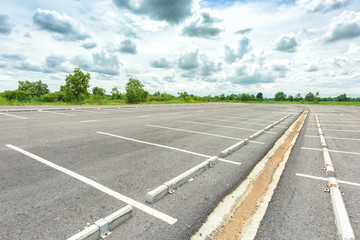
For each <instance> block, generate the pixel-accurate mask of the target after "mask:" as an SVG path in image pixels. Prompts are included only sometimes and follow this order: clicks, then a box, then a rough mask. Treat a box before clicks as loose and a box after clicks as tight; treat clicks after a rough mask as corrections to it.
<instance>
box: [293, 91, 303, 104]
mask: <svg viewBox="0 0 360 240" xmlns="http://www.w3.org/2000/svg"><path fill="white" fill-rule="evenodd" d="M294 100H295V101H297V102H300V101H301V100H302V97H301V94H300V93H298V94H296V96H295V98H294Z"/></svg>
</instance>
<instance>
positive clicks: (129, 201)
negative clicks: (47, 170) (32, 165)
mask: <svg viewBox="0 0 360 240" xmlns="http://www.w3.org/2000/svg"><path fill="white" fill-rule="evenodd" d="M6 146H7V147H8V148H11V149H13V150H15V151H18V152H20V153H22V154H24V155H26V156H28V157H30V158H32V159H34V160H37V161H39V162H41V163H42V164H45V165H47V166H49V167H51V168H54V169H56V170H58V171H60V172H62V173H65V174H67V175H69V176H71V177H73V178H76V179H77V180H79V181H81V182H83V183H86V184H88V185H90V186H92V187H94V188H96V189H98V190H100V191H102V192H104V193H106V194H108V195H110V196H112V197H114V198H116V199H118V200H120V201H122V202H125V203H127V204H130V205H132V206H133V207H135V208H137V209H139V210H141V211H143V212H146V213H148V214H150V215H151V216H154V217H156V218H158V219H161V220H163V221H164V222H167V223H169V224H171V225H172V224H174V223H175V222H176V221H177V219H175V218H173V217H170V216H169V215H166V214H165V213H162V212H159V211H158V210H155V209H153V208H150V207H148V206H146V205H144V204H142V203H140V202H137V201H135V200H134V199H131V198H129V197H126V196H124V195H122V194H120V193H118V192H115V191H114V190H111V189H110V188H108V187H105V186H104V185H102V184H100V183H97V182H95V181H93V180H91V179H89V178H87V177H84V176H82V175H80V174H78V173H76V172H73V171H71V170H69V169H66V168H64V167H61V166H59V165H57V164H55V163H52V162H50V161H48V160H45V159H43V158H41V157H39V156H37V155H35V154H32V153H30V152H28V151H26V150H23V149H21V148H19V147H16V146H13V145H11V144H7V145H6Z"/></svg>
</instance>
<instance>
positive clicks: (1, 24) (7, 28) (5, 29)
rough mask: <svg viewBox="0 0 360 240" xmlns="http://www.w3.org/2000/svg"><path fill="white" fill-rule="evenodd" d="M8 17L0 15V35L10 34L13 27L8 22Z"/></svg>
mask: <svg viewBox="0 0 360 240" xmlns="http://www.w3.org/2000/svg"><path fill="white" fill-rule="evenodd" d="M8 20H9V17H8V16H6V15H0V34H6V35H8V34H10V33H11V31H12V28H13V25H12V24H10V23H9V22H8Z"/></svg>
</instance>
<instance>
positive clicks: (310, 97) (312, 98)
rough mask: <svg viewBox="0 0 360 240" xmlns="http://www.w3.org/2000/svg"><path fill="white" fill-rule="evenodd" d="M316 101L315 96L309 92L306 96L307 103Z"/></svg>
mask: <svg viewBox="0 0 360 240" xmlns="http://www.w3.org/2000/svg"><path fill="white" fill-rule="evenodd" d="M314 99H315V96H314V94H313V93H312V92H309V93H308V94H306V95H305V101H308V102H313V101H314Z"/></svg>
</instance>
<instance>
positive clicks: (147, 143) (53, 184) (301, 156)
mask: <svg viewBox="0 0 360 240" xmlns="http://www.w3.org/2000/svg"><path fill="white" fill-rule="evenodd" d="M47 108H48V109H46V108H41V107H39V108H34V107H17V108H15V107H2V108H1V109H0V110H1V112H0V124H1V136H0V151H1V156H0V158H1V159H0V160H1V165H2V167H1V168H0V176H1V182H0V184H1V189H2V191H1V194H0V202H1V205H0V218H1V223H0V228H1V230H2V231H1V233H0V238H1V239H67V238H70V237H71V236H73V235H74V234H76V233H78V232H79V231H81V230H83V229H84V227H86V226H89V225H91V224H93V223H94V222H96V221H97V220H99V219H101V218H104V217H106V216H108V215H109V214H111V213H113V212H115V211H117V210H119V209H121V208H123V207H125V206H126V205H131V206H133V208H134V209H133V216H132V218H130V219H129V220H127V221H126V222H124V223H123V224H121V225H120V226H119V227H117V228H116V229H114V230H113V231H112V234H111V235H110V236H109V239H188V238H190V237H191V235H192V234H194V233H195V232H196V231H197V230H198V229H199V228H200V227H201V225H202V223H203V222H204V221H205V220H206V217H207V216H208V214H209V213H211V211H212V210H213V209H214V208H215V207H216V205H217V204H218V202H219V201H220V200H221V199H222V198H223V197H224V196H226V195H227V194H228V193H230V192H231V191H232V190H233V189H234V188H235V187H237V186H238V185H239V184H240V183H241V182H242V181H243V180H244V179H245V178H246V176H247V175H248V174H249V172H250V171H251V170H252V169H253V167H254V166H255V165H256V164H257V162H258V161H259V160H261V159H262V157H263V156H264V155H265V154H266V153H267V152H268V150H269V149H270V148H271V147H272V146H273V144H274V142H275V141H276V140H277V139H278V138H279V137H280V136H281V135H282V134H283V133H284V131H285V130H286V129H287V128H288V127H289V126H290V125H291V124H292V123H293V122H294V120H295V119H297V117H298V116H299V115H300V113H301V112H302V111H303V108H302V107H301V106H298V105H263V104H222V103H217V104H215V103H214V104H185V105H146V106H121V107H119V106H108V107H105V106H101V107H76V106H73V107H62V108H60V107H56V108H55V107H47ZM309 108H310V114H309V116H308V118H307V120H306V123H305V125H304V128H303V130H302V133H301V134H300V137H299V140H298V142H297V145H296V146H295V149H294V151H293V152H294V153H296V154H292V155H291V157H290V159H289V164H288V167H287V168H286V170H285V171H284V175H283V177H282V179H281V181H280V183H279V186H278V188H277V190H276V192H275V194H274V201H272V202H271V203H270V205H269V210H268V212H267V213H266V215H265V218H264V221H263V223H262V225H261V226H260V229H259V233H258V237H259V239H264V238H269V236H273V235H274V232H273V231H276V232H278V231H279V229H278V226H281V227H282V228H281V229H282V230H283V231H284V232H285V233H286V234H291V233H292V232H296V230H294V229H296V228H295V226H294V225H295V223H296V217H297V216H299V211H300V210H298V212H296V211H295V212H294V208H293V207H292V205H291V204H293V203H296V201H295V200H292V199H297V201H300V199H301V200H302V202H303V203H304V204H305V209H311V208H312V206H313V205H312V203H313V202H316V204H318V205H319V206H318V207H315V206H314V208H315V209H317V211H319V212H320V213H321V214H322V215H321V214H320V215H319V214H311V213H315V212H316V211H305V212H304V211H300V213H301V214H303V216H304V217H308V219H309V218H311V219H314V220H313V221H314V222H319V221H320V222H321V221H322V220H320V219H323V217H324V218H325V219H326V221H327V222H328V224H326V225H325V224H322V223H319V224H318V225H321V226H322V227H323V228H322V229H323V231H324V232H325V231H326V234H327V235H326V237H324V238H323V239H329V238H332V237H334V239H335V238H336V227H335V223H334V218H333V216H332V212H331V207H330V206H329V205H330V204H329V199H330V198H329V196H328V195H327V194H326V193H324V192H323V187H322V186H324V187H326V181H324V180H318V179H315V178H311V177H304V176H305V175H306V176H314V177H325V176H324V175H321V174H323V172H322V170H321V167H322V163H321V162H322V160H321V148H320V145H319V139H318V135H317V131H316V125H314V124H315V123H314V115H315V114H317V116H318V118H319V120H320V122H321V124H322V127H323V131H324V135H325V137H326V140H327V141H328V145H329V151H332V152H331V156H332V158H333V163H334V166H335V167H336V168H337V174H338V180H344V181H347V182H351V183H359V180H358V179H359V172H360V171H359V167H358V166H359V165H358V163H357V160H358V159H359V154H360V153H359V151H358V150H357V149H358V148H357V145H356V144H358V142H357V141H358V139H360V135H359V134H360V132H359V128H358V127H359V124H358V120H359V118H360V117H359V111H358V108H343V107H321V106H316V107H312V106H311V107H309ZM39 110H41V111H39ZM285 117H287V118H286V119H284V120H283V121H282V122H281V123H279V124H277V125H276V126H274V127H273V128H271V129H270V130H268V131H265V132H264V133H263V134H262V135H260V136H258V137H256V138H254V139H251V140H250V141H249V143H248V144H246V145H245V146H243V147H242V148H240V149H239V150H237V151H235V152H234V153H232V154H230V155H228V156H226V157H219V159H218V160H219V161H218V163H217V164H215V165H214V166H212V167H211V168H208V169H207V170H205V171H204V172H202V173H201V174H200V175H197V176H194V177H193V178H190V179H189V182H187V183H186V184H184V185H182V186H180V187H179V188H176V189H172V190H174V191H171V192H172V193H171V194H168V195H166V196H165V197H163V198H161V199H160V200H159V201H156V202H154V203H147V202H146V201H145V197H146V194H147V193H148V192H149V191H151V190H153V189H155V188H156V187H158V186H161V185H162V184H164V183H166V182H168V181H169V180H171V179H173V178H175V177H177V176H179V175H181V174H182V173H184V172H186V171H188V170H189V169H191V168H193V167H195V166H197V165H199V164H201V163H203V162H204V161H206V160H207V159H209V158H211V157H213V156H219V154H220V152H221V151H223V150H224V149H227V148H228V147H230V146H232V145H234V144H236V143H238V142H239V141H241V140H243V139H246V138H248V137H249V136H251V135H252V134H254V133H257V132H258V131H260V130H262V129H264V128H265V127H267V126H268V125H270V124H272V123H274V122H276V121H278V120H280V119H283V118H285ZM327 125H328V126H327ZM333 125H337V126H336V127H335V126H333ZM344 139H350V140H344ZM356 139H357V140H356ZM346 141H347V142H346ZM294 159H297V160H294ZM344 159H346V162H345V160H344ZM292 165H294V166H293V167H292ZM297 165H298V166H297ZM299 174H300V175H299ZM301 174H302V175H301ZM287 178H288V181H289V182H287V183H283V181H287V180H286V179H287ZM307 181H309V182H307ZM290 183H291V184H290ZM296 184H299V186H298V187H297V185H296ZM340 184H341V188H342V189H343V190H344V193H345V195H344V201H345V204H346V206H347V208H348V209H349V213H351V214H349V215H351V221H352V225H353V228H354V231H355V232H356V233H358V232H359V222H358V221H359V218H358V216H359V215H360V214H358V213H359V207H358V206H357V204H356V199H358V196H359V186H357V185H356V184H355V185H354V184H353V185H351V184H342V183H340ZM300 185H301V186H309V188H310V190H309V189H303V188H302V187H300ZM294 186H295V189H300V191H297V190H295V189H294V188H293V187H294ZM281 191H283V192H281ZM279 194H280V195H281V197H278V196H279ZM296 194H300V195H298V196H297V197H294V196H296ZM287 195H289V199H290V200H289V201H287V200H286V197H287ZM309 196H314V197H318V198H314V199H312V200H311V199H310V197H309ZM304 199H305V200H304ZM306 199H307V200H306ZM319 199H320V200H319ZM285 203H287V204H285ZM276 204H280V206H277V205H276ZM284 204H285V206H286V207H284ZM320 206H321V207H324V209H322V208H320ZM279 209H280V210H279ZM295 209H298V208H295ZM290 210H291V211H293V212H291V211H290ZM279 211H280V212H279ZM281 211H283V212H281ZM284 216H285V217H284ZM274 220H275V221H274ZM297 220H298V219H297ZM306 220H307V219H306V218H305V219H304V221H306ZM277 222H278V223H277ZM266 224H267V225H266ZM293 224H294V225H293ZM308 225H311V224H308ZM284 226H287V227H288V228H285V227H284ZM311 226H313V225H311ZM272 229H274V230H272ZM327 229H330V230H329V231H327ZM303 231H305V230H303ZM313 231H315V227H310V228H307V232H306V234H309V236H311V233H312V232H313ZM261 234H263V235H261ZM279 234H281V233H279ZM286 234H285V235H284V233H282V235H279V236H280V237H279V239H281V236H287V235H286ZM299 234H301V233H300V232H299ZM261 236H262V237H261ZM289 236H290V235H289ZM299 236H300V235H299ZM324 236H325V235H324ZM283 239H287V237H284V238H283ZM313 239H319V238H313Z"/></svg>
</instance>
